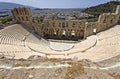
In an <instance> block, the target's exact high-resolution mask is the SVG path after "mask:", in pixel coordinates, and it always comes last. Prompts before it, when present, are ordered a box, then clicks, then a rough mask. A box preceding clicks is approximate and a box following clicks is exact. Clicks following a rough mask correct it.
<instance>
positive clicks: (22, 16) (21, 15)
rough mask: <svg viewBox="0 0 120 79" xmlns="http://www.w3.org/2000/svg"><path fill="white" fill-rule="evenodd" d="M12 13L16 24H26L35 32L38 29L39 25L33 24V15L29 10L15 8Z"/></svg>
mask: <svg viewBox="0 0 120 79" xmlns="http://www.w3.org/2000/svg"><path fill="white" fill-rule="evenodd" d="M11 12H12V14H13V17H14V19H15V21H16V22H20V23H24V24H26V25H27V26H29V27H30V28H31V29H34V30H35V29H36V28H37V24H35V23H33V22H32V15H31V12H30V9H29V8H25V7H23V8H20V7H19V8H14V9H13V10H12V11H11Z"/></svg>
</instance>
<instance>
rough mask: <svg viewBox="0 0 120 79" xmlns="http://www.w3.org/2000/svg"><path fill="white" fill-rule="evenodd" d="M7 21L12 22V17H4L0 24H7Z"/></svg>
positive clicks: (0, 19)
mask: <svg viewBox="0 0 120 79" xmlns="http://www.w3.org/2000/svg"><path fill="white" fill-rule="evenodd" d="M9 21H12V17H11V16H6V17H4V18H0V23H1V24H5V23H7V22H9Z"/></svg>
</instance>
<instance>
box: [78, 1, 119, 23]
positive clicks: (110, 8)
mask: <svg viewBox="0 0 120 79" xmlns="http://www.w3.org/2000/svg"><path fill="white" fill-rule="evenodd" d="M117 5H120V1H110V2H107V3H105V4H100V5H97V6H94V7H90V8H87V9H85V10H83V11H82V12H84V13H87V14H90V15H93V17H82V18H80V19H82V20H83V19H84V20H87V21H88V22H95V21H97V20H98V17H99V15H100V14H102V13H109V12H110V13H114V12H115V11H116V8H117Z"/></svg>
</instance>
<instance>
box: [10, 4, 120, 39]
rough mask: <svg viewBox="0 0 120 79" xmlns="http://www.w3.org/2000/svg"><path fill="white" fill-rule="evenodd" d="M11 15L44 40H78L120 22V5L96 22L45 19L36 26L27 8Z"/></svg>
mask: <svg viewBox="0 0 120 79" xmlns="http://www.w3.org/2000/svg"><path fill="white" fill-rule="evenodd" d="M12 14H13V17H14V19H15V20H16V21H17V22H21V23H24V24H26V25H27V26H29V27H30V28H32V29H33V30H34V31H35V32H37V33H38V34H40V35H42V36H43V37H45V38H52V39H67V40H76V39H77V40H78V39H83V38H86V37H87V36H89V35H92V34H94V33H95V32H96V33H98V32H100V31H103V30H106V29H108V28H110V27H111V26H113V25H115V24H117V23H118V22H120V5H118V6H117V9H116V12H115V13H103V14H101V15H100V16H99V19H98V21H96V22H86V21H81V20H55V19H47V20H44V21H43V24H41V25H38V24H36V23H34V22H32V16H31V13H30V9H29V8H14V9H13V10H12Z"/></svg>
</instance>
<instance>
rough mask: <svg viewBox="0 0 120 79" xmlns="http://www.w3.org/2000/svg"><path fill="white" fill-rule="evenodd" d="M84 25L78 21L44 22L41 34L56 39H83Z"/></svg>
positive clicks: (83, 22)
mask: <svg viewBox="0 0 120 79" xmlns="http://www.w3.org/2000/svg"><path fill="white" fill-rule="evenodd" d="M85 23H86V22H85V21H78V20H45V21H44V26H43V31H42V34H43V35H45V36H46V35H47V36H51V37H58V38H61V37H66V38H71V37H74V38H75V37H76V38H84V32H85Z"/></svg>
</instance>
